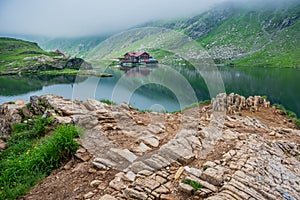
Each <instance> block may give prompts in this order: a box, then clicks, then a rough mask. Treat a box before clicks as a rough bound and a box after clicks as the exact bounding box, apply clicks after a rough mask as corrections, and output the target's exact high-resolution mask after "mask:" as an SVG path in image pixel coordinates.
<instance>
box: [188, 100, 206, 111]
mask: <svg viewBox="0 0 300 200" xmlns="http://www.w3.org/2000/svg"><path fill="white" fill-rule="evenodd" d="M210 102H211V100H204V101H200V102H198V103H193V104H191V105H189V106H187V107H185V108H184V110H188V109H190V108H194V107H197V106H201V105H205V104H210Z"/></svg>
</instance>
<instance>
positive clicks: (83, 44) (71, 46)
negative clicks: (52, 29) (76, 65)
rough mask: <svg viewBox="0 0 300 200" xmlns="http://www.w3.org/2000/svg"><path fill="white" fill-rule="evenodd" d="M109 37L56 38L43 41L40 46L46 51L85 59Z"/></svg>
mask: <svg viewBox="0 0 300 200" xmlns="http://www.w3.org/2000/svg"><path fill="white" fill-rule="evenodd" d="M107 37H108V36H105V35H104V36H91V37H81V38H56V39H50V40H41V41H39V45H40V46H41V47H42V48H43V49H46V50H49V51H51V50H54V49H59V50H60V51H63V52H66V53H67V54H68V55H71V56H77V57H82V58H84V57H85V56H86V55H87V54H88V52H89V51H90V50H91V49H92V48H94V47H95V46H97V45H98V44H99V43H101V42H102V41H103V40H105V39H106V38H107Z"/></svg>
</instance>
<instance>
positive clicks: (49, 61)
mask: <svg viewBox="0 0 300 200" xmlns="http://www.w3.org/2000/svg"><path fill="white" fill-rule="evenodd" d="M79 68H80V69H91V65H90V64H88V63H86V62H85V61H84V60H83V59H81V58H72V57H67V56H65V55H64V54H63V53H61V52H59V51H57V52H46V51H44V50H43V49H41V48H40V47H39V46H38V44H37V43H33V42H28V41H24V40H19V39H13V38H0V74H2V75H5V74H18V73H23V72H26V73H27V72H31V73H32V72H36V71H48V70H62V69H76V70H77V69H79Z"/></svg>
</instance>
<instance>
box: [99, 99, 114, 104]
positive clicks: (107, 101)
mask: <svg viewBox="0 0 300 200" xmlns="http://www.w3.org/2000/svg"><path fill="white" fill-rule="evenodd" d="M100 102H102V103H105V104H107V105H117V103H116V102H113V101H111V100H108V99H101V100H100Z"/></svg>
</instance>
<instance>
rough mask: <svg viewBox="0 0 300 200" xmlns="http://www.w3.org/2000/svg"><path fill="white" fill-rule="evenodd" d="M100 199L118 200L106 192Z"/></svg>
mask: <svg viewBox="0 0 300 200" xmlns="http://www.w3.org/2000/svg"><path fill="white" fill-rule="evenodd" d="M99 200H117V199H116V198H115V197H113V196H111V195H109V194H106V195H104V196H102V197H101V198H100V199H99Z"/></svg>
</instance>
